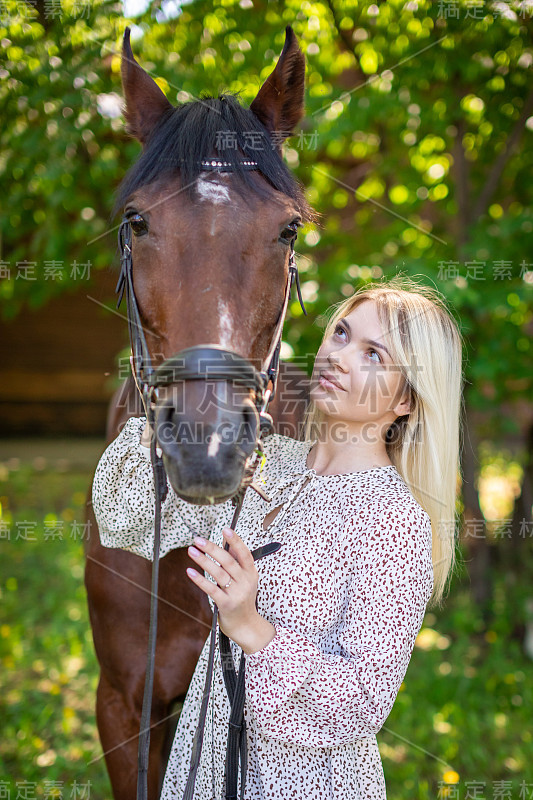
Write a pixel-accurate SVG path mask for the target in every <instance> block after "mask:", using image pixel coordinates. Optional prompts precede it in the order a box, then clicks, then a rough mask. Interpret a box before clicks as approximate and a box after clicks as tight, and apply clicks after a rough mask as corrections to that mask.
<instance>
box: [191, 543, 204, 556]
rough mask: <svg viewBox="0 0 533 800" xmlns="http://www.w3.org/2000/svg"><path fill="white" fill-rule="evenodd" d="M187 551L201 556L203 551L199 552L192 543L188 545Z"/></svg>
mask: <svg viewBox="0 0 533 800" xmlns="http://www.w3.org/2000/svg"><path fill="white" fill-rule="evenodd" d="M189 553H190V554H191V555H192V556H203V553H201V552H200V551H199V550H197V549H196V547H193V546H192V545H191V546H190V547H189Z"/></svg>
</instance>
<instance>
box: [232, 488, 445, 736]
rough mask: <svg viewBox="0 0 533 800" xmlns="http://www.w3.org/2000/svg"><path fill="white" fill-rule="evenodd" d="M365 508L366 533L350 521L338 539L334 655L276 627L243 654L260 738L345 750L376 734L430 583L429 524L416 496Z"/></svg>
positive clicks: (397, 683)
mask: <svg viewBox="0 0 533 800" xmlns="http://www.w3.org/2000/svg"><path fill="white" fill-rule="evenodd" d="M372 504H373V505H375V508H374V509H373V513H372V515H371V518H372V520H373V522H372V524H371V526H370V527H371V530H368V527H367V529H366V530H364V531H360V530H358V527H357V521H352V522H351V523H350V524H348V525H346V528H345V529H344V531H343V532H342V533H343V535H341V536H340V537H339V550H338V557H339V576H340V579H341V580H343V583H344V586H345V605H344V610H343V614H342V619H341V621H340V623H339V628H338V636H337V648H336V650H337V652H335V653H325V652H323V651H322V650H321V649H320V648H319V647H317V646H316V644H315V643H314V642H312V641H310V640H309V639H308V638H307V637H306V636H305V635H303V634H302V633H300V632H299V631H297V630H290V629H288V628H287V627H285V626H283V625H277V624H275V628H276V635H275V636H274V638H273V639H272V640H271V641H270V642H269V643H268V644H267V645H266V646H265V647H264V648H263V649H262V650H259V651H257V652H256V653H252V654H250V655H248V656H247V657H246V699H247V704H248V708H249V710H250V711H251V713H252V715H253V717H254V719H255V722H256V725H257V727H258V729H259V731H260V732H261V733H262V734H263V735H264V736H266V737H271V738H274V739H278V740H280V741H283V742H289V743H292V744H297V745H303V746H306V747H327V746H336V745H343V744H347V743H350V742H353V741H354V740H356V739H360V738H363V737H366V736H371V735H374V734H375V733H376V732H377V731H379V730H380V728H381V727H382V725H383V724H384V722H385V720H386V718H387V717H388V715H389V713H390V711H391V709H392V706H393V704H394V701H395V699H396V695H397V693H398V690H399V688H400V685H401V683H402V680H403V678H404V676H405V673H406V671H407V667H408V665H409V661H410V659H411V654H412V650H413V647H414V641H415V638H416V636H417V634H418V631H419V630H420V627H421V625H422V621H423V617H424V612H425V607H426V603H427V601H428V599H429V597H430V595H431V590H432V587H433V567H432V559H431V522H430V518H429V516H428V514H427V513H426V512H425V511H424V510H423V509H422V508H421V506H419V505H418V503H416V501H414V500H413V501H412V502H409V501H406V506H405V508H404V507H402V508H397V507H392V508H391V507H390V506H388V505H386V504H383V502H382V501H381V503H380V502H379V501H371V505H372ZM327 568H329V569H331V565H329V566H328V567H327ZM280 588H281V589H282V587H280Z"/></svg>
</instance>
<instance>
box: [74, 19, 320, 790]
mask: <svg viewBox="0 0 533 800" xmlns="http://www.w3.org/2000/svg"><path fill="white" fill-rule="evenodd" d="M304 73H305V60H304V56H303V53H302V52H301V51H300V49H299V47H298V43H297V41H296V38H295V36H294V33H293V31H292V29H291V28H290V27H287V29H286V38H285V44H284V47H283V51H282V53H281V55H280V58H279V60H278V62H277V64H276V67H275V69H274V71H273V72H272V74H271V75H270V76H269V77H268V78H267V80H266V81H265V83H264V84H263V85H262V87H261V88H260V90H259V92H258V94H257V96H256V98H255V100H254V101H253V103H252V104H251V106H250V108H244V107H243V106H241V105H240V103H239V101H238V100H237V98H236V97H234V96H233V95H230V94H225V95H223V96H219V97H218V98H214V97H206V98H203V99H201V100H198V101H193V102H190V103H186V104H183V105H181V106H178V107H173V106H171V104H170V103H169V102H168V100H167V99H166V97H165V96H164V95H163V93H162V92H161V91H160V89H159V88H158V86H157V84H156V83H155V82H154V81H153V80H152V79H151V78H150V77H149V75H148V74H147V73H146V72H145V71H144V70H143V69H141V67H140V66H139V65H138V64H137V62H136V61H135V59H134V57H133V53H132V51H131V48H130V43H129V32H128V31H127V32H126V35H125V37H124V46H123V57H122V79H123V88H124V93H125V99H126V118H127V122H128V126H129V131H130V133H132V134H133V135H134V136H136V137H137V138H138V139H139V140H140V141H141V142H142V144H143V152H142V154H141V156H140V158H139V160H138V162H137V163H136V164H135V165H134V167H133V168H132V170H131V171H130V172H129V173H128V175H127V176H126V179H125V181H124V182H123V184H122V186H121V189H120V191H119V196H118V201H117V205H118V207H123V206H124V207H125V213H126V214H127V216H128V219H129V221H130V225H131V228H132V230H133V233H134V237H133V242H132V251H133V264H134V283H135V293H136V296H137V301H138V304H139V307H140V313H141V318H142V324H143V328H144V330H145V332H146V338H147V342H148V346H149V349H150V355H151V358H152V361H153V363H154V365H157V364H159V363H161V362H162V361H163V360H165V359H167V358H168V357H169V356H171V355H172V354H174V353H176V352H179V351H181V350H182V349H183V348H186V347H189V346H194V345H198V344H202V343H205V342H209V343H215V344H219V345H221V346H223V347H225V348H229V349H231V350H233V351H234V352H236V353H238V354H239V355H241V356H242V357H244V358H246V359H248V360H249V361H251V362H252V363H254V362H255V363H256V364H260V363H261V362H262V359H264V358H265V356H266V354H267V352H268V350H269V345H270V340H271V337H272V335H273V332H274V330H275V328H276V322H277V319H278V317H279V314H280V309H281V307H282V303H283V298H284V289H285V286H286V283H287V275H288V261H289V244H290V242H291V236H292V235H293V231H294V226H295V225H297V224H300V223H302V222H305V221H307V220H310V219H314V218H315V219H316V217H315V215H314V213H313V211H312V209H311V208H310V207H309V206H308V204H307V203H306V201H305V198H304V195H303V190H302V187H301V186H300V185H299V184H298V183H297V181H295V179H294V177H293V176H292V175H291V173H290V171H289V170H288V169H287V167H286V166H285V164H284V162H283V160H282V158H281V152H280V148H281V143H282V141H283V140H284V139H285V138H286V137H287V136H289V135H290V134H291V133H292V132H293V130H294V127H295V125H296V123H297V122H298V120H299V119H300V118H301V116H302V114H303V108H304V105H303V104H304ZM224 137H225V139H224ZM233 142H236V146H235V145H234V144H232V143H233ZM211 158H222V159H224V160H226V161H229V162H231V163H232V164H233V163H235V168H234V169H233V170H232V171H231V172H227V173H223V172H214V173H213V172H209V173H206V172H203V171H202V166H201V162H202V161H204V160H205V159H211ZM243 158H245V159H253V160H254V161H255V162H257V169H256V170H253V171H247V172H244V171H241V170H239V167H238V163H237V162H238V161H239V160H240V159H243ZM283 373H284V369H283V366H282V368H281V370H280V382H279V383H278V390H277V398H276V407H275V408H274V409H273V407H271V409H270V410H271V411H272V410H274V411H276V410H277V413H278V422H280V421H281V422H282V423H285V424H286V423H287V422H292V424H293V425H294V426H296V423H297V420H298V418H301V414H302V411H303V405H302V397H303V395H304V394H305V389H306V381H301V380H300V381H298V373H297V371H292V373H291V375H290V382H291V397H290V398H289V400H290V402H292V404H293V408H292V409H290V410H289V416H288V418H287V417H285V418H283V413H282V406H283ZM221 384H222V386H221ZM217 387H218V388H215V389H214V390H212V394H211V396H210V398H209V400H210V402H209V403H208V404H206V403H205V394H204V392H205V391H206V385H205V384H204V383H203V382H201V381H194V380H191V381H187V380H185V381H182V382H181V385H180V386H179V387H176V386H173V387H168V388H167V389H165V390H162V391H161V392H160V394H159V397H158V398H157V407H156V431H157V432H158V433H159V429H160V428H161V426H163V425H164V424H167V425H169V424H172V425H173V426H174V428H173V430H174V431H177V430H178V428H179V425H180V424H181V423H182V422H183V421H185V422H186V423H187V425H188V426H189V427H190V429H191V430H197V428H196V427H195V424H196V423H197V422H201V423H202V424H203V428H200V429H199V430H200V434H198V436H197V439H196V440H195V441H194V442H192V443H191V446H194V447H195V451H194V454H192V452H191V451H190V450H189V443H188V442H185V441H184V442H180V443H179V446H178V445H177V436H176V437H175V438H174V440H173V441H166V442H165V443H163V442H161V440H159V444H160V445H161V447H162V449H163V451H164V456H165V466H167V467H168V466H169V465H170V467H171V469H170V471H169V470H168V469H167V471H169V479H170V482H171V485H172V488H173V489H174V490H175V491H176V492H177V493H178V494H180V496H185V497H196V498H197V500H196V502H198V503H201V502H202V499H201V498H202V495H206V496H213V497H214V498H215V499H218V500H220V498H221V497H222V496H223V495H224V493H227V492H228V487H230V486H232V485H238V484H239V480H240V476H241V474H242V469H243V460H242V451H240V448H239V435H238V431H239V430H241V429H242V426H243V424H246V425H248V426H249V427H250V429H251V433H252V434H254V432H255V431H256V428H255V426H256V425H257V418H256V417H257V415H255V416H254V414H251V413H250V407H251V402H250V396H249V395H250V393H251V392H250V390H244V389H243V388H242V387H237V386H235V385H233V384H232V382H230V381H228V382H219V383H217ZM178 388H179V390H180V392H179V396H178V393H177V389H178ZM221 388H224V390H225V394H224V397H223V398H222V397H221V396H220V395H218V394H217V393H218V392H219V391H220V389H221ZM128 396H129V397H130V398H134V397H135V392H134V389H133V384H132V381H131V380H130V381H129V382H128V383H127V385H126V386H125V388H124V390H123V392H122V395H121V397H122V400H123V401H124V399H125V398H127V397H128ZM222 400H223V402H222ZM228 408H230V409H231V415H230V414H229V412H227V409H228ZM221 409H222V410H221ZM139 412H140V409H139V407H138V406H137V407H136V406H135V404H134V405H133V406H131V404H130V407H129V408H128V407H126V403H123V408H122V412H121V413H120V414H119V413H116V412H112V415H111V419H112V422H111V423H110V425H109V435H110V438H112V437H113V436H115V435H116V433H117V428H118V427H119V426H120V424H121V422H123V421H124V420H125V419H126V418H127V417H128V416H131V415H132V414H138V413H139ZM224 415H226V416H224ZM221 419H223V420H226V421H228V424H230V425H232V426H233V427H234V432H235V436H234V437H233V441H232V443H231V442H230V444H229V445H227V446H226V447H225V448H221V449H220V452H219V453H218V454H217V455H216V456H215V457H211V458H210V459H206V457H205V456H206V448H207V444H206V439H205V437H204V436H203V433H202V431H206V430H208V429H211V427H212V425H213V424H215V422H218V421H220V420H221ZM278 429H279V427H278ZM282 432H285V433H287V434H289V435H296V434H297V430H296V429H295V427H294V428H293V430H289V429H287V427H286V428H285V430H282ZM207 460H208V461H209V465H208V466H206V461H207ZM172 467H173V468H172ZM221 484H223V486H222V485H221ZM89 520H90V522H92V525H91V528H92V530H96V522H95V519H94V515H93V512H92V508H89ZM191 563H192V562H191V561H190V560H189V557H188V555H187V550H186V549H178V550H174V551H172V552H170V553H169V554H168V555H166V556H165V557H164V558H163V559H162V561H161V571H160V584H159V586H160V591H159V595H160V598H161V599H160V604H159V617H158V635H157V652H156V661H155V681H154V699H153V706H152V720H151V722H152V726H153V727H152V735H151V747H150V772H149V797H150V800H155V798H156V797H157V796H158V794H159V791H160V786H161V780H162V776H163V771H164V766H165V754H166V747H167V745H168V736H169V723H172V722H173V721H175V717H174V716H173V714H172V707H173V704H174V703H175V702H176V701H179V700H182V699H183V698H184V696H185V694H186V692H187V689H188V686H189V683H190V680H191V677H192V674H193V671H194V668H195V665H196V662H197V660H198V656H199V654H200V652H201V649H202V646H203V644H204V642H205V639H206V637H207V635H208V632H209V627H210V616H211V614H210V607H209V604H208V602H207V599H206V596H205V595H204V593H203V592H201V591H199V590H198V589H197V588H196V587H195V586H194V585H193V584H192V582H191V581H190V580H189V579H188V578H187V576H186V574H185V569H186V567H187V566H190V565H191ZM150 571H151V564H150V563H149V562H148V561H146V560H144V559H142V558H140V557H138V556H135V555H132V554H130V553H127V552H124V551H121V550H120V549H108V548H103V547H102V546H101V545H100V542H99V537H98V536H97V535H93V536H91V537H90V539H89V542H88V545H87V565H86V573H85V582H86V587H87V594H88V603H89V612H90V620H91V625H92V629H93V637H94V644H95V648H96V653H97V656H98V660H99V663H100V669H101V672H100V682H99V685H98V691H97V723H98V729H99V733H100V737H101V741H102V746H103V750H104V753H105V757H106V763H107V768H108V771H109V775H110V778H111V783H112V787H113V793H114V796H115V798H116V800H132V798H133V797H134V796H135V786H136V772H137V743H138V734H139V723H140V715H141V704H142V694H143V684H144V675H145V667H146V650H147V638H148V619H149V602H150V595H149V591H150V589H149V587H150Z"/></svg>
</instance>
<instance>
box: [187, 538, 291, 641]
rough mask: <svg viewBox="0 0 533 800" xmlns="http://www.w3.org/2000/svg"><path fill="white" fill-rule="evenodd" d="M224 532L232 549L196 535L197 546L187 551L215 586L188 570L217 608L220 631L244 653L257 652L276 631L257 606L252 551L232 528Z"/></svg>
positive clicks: (255, 575)
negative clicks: (212, 579)
mask: <svg viewBox="0 0 533 800" xmlns="http://www.w3.org/2000/svg"><path fill="white" fill-rule="evenodd" d="M222 533H223V535H224V539H225V540H226V541H227V542H229V543H230V549H229V550H224V549H223V548H222V547H219V546H218V545H216V544H214V543H213V542H210V541H207V540H206V539H203V538H202V537H201V536H195V538H194V544H195V545H196V546H195V547H193V546H191V547H189V549H188V552H189V556H190V557H191V558H192V559H193V560H194V561H195V562H196V563H197V564H198V566H199V567H200V568H201V569H203V570H205V571H206V572H208V573H209V575H211V576H212V577H213V578H214V579H215V581H216V583H213V582H212V581H210V580H208V579H207V578H205V577H204V576H203V575H201V574H200V573H198V572H197V571H196V570H194V569H188V570H187V574H188V576H189V577H190V578H191V580H192V581H193V582H194V583H195V584H196V585H197V586H198V587H199V588H200V589H201V590H202V591H203V592H205V593H206V594H208V595H209V596H210V597H211V599H212V600H213V602H214V603H216V605H217V606H218V614H219V623H220V628H221V630H222V631H223V632H224V633H225V634H226V636H228V637H229V638H230V639H233V641H234V642H236V643H237V644H238V645H239V647H242V649H243V650H244V652H245V653H247V654H250V653H255V652H257V650H261V649H262V648H263V647H265V646H266V645H267V644H268V643H269V642H270V641H272V639H273V638H274V636H275V635H276V629H275V627H274V626H273V625H272V624H271V623H270V622H268V620H266V619H264V617H262V616H261V615H260V614H259V613H258V611H257V609H256V607H255V599H256V597H257V584H258V573H257V569H256V567H255V562H254V558H253V556H252V554H251V552H250V550H249V549H248V547H246V545H245V544H244V542H243V541H242V539H241V538H240V537H239V536H238V535H237V534H236V533H235V531H232V530H231V528H224V529H223V531H222ZM208 556H211V558H209V557H208ZM212 559H214V561H212ZM215 562H218V563H215Z"/></svg>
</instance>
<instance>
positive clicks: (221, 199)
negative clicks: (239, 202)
mask: <svg viewBox="0 0 533 800" xmlns="http://www.w3.org/2000/svg"><path fill="white" fill-rule="evenodd" d="M196 189H197V191H198V194H199V195H200V199H201V200H207V202H209V203H214V204H215V205H220V204H221V203H230V202H231V197H230V192H229V189H228V187H227V186H224V184H223V183H219V182H218V181H213V180H209V181H207V180H206V179H205V178H202V177H201V176H200V177H199V178H198V180H197V181H196Z"/></svg>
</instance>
